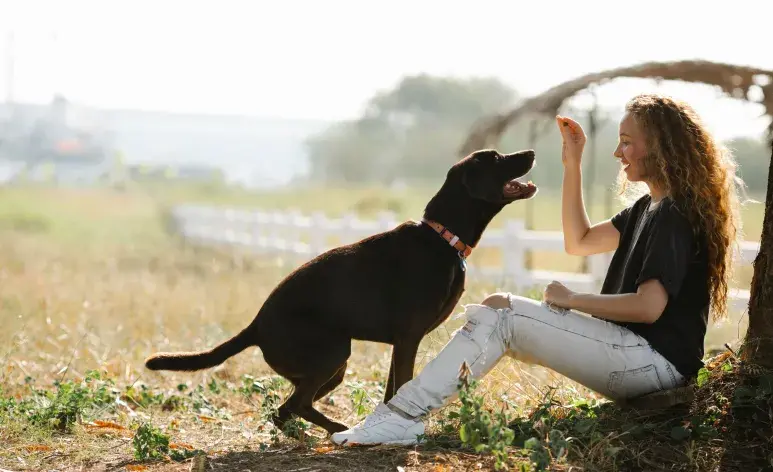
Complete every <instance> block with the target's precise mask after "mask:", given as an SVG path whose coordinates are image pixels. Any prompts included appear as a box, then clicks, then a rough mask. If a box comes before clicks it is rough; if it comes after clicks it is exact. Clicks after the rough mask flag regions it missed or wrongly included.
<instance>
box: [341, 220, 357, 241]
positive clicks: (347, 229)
mask: <svg viewBox="0 0 773 472" xmlns="http://www.w3.org/2000/svg"><path fill="white" fill-rule="evenodd" d="M356 223H357V215H355V214H354V213H346V214H345V215H344V216H343V217H342V218H341V231H340V233H339V234H338V239H339V241H340V243H341V244H349V243H353V242H354V241H356V240H357V233H356V232H355V225H356Z"/></svg>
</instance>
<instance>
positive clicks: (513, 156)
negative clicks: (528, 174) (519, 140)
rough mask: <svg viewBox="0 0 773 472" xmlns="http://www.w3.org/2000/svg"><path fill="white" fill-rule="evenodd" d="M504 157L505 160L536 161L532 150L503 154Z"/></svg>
mask: <svg viewBox="0 0 773 472" xmlns="http://www.w3.org/2000/svg"><path fill="white" fill-rule="evenodd" d="M505 157H506V158H507V159H519V158H520V159H523V158H526V159H531V160H532V161H533V160H534V159H536V157H537V156H536V154H535V153H534V150H533V149H526V150H523V151H518V152H514V153H512V154H505Z"/></svg>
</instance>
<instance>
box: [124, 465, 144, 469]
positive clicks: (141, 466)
mask: <svg viewBox="0 0 773 472" xmlns="http://www.w3.org/2000/svg"><path fill="white" fill-rule="evenodd" d="M126 470H148V467H147V466H144V465H142V464H129V465H127V466H126Z"/></svg>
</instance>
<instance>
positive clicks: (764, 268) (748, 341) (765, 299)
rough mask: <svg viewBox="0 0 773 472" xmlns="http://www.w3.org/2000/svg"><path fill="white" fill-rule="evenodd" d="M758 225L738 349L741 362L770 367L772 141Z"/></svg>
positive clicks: (772, 350)
mask: <svg viewBox="0 0 773 472" xmlns="http://www.w3.org/2000/svg"><path fill="white" fill-rule="evenodd" d="M770 146H771V157H770V168H769V170H768V191H767V195H766V197H765V218H764V220H763V223H762V235H761V237H760V252H759V254H757V257H756V258H755V259H754V276H753V277H752V286H751V297H750V299H749V329H748V330H747V331H746V338H745V339H744V343H743V346H742V348H741V351H742V358H743V360H745V361H747V362H750V363H753V364H758V365H761V366H763V367H768V368H773V139H772V140H771V142H770Z"/></svg>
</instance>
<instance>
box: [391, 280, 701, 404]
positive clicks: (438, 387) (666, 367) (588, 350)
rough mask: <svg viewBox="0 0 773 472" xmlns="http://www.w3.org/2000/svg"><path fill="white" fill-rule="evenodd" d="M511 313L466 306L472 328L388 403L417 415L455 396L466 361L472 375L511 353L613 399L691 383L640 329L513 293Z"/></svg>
mask: <svg viewBox="0 0 773 472" xmlns="http://www.w3.org/2000/svg"><path fill="white" fill-rule="evenodd" d="M509 299H510V308H504V309H499V310H496V309H494V308H491V307H488V306H486V305H476V304H473V305H467V306H466V310H467V312H466V315H467V323H466V324H465V325H464V326H462V327H461V328H460V329H459V330H457V331H456V332H455V333H454V335H453V337H452V338H451V340H450V341H449V342H448V344H446V346H445V347H444V348H443V349H442V350H441V351H440V353H438V355H437V357H435V358H434V359H433V360H432V361H431V362H430V363H429V364H427V365H426V366H425V367H424V369H423V370H422V371H421V373H420V374H419V375H418V376H416V377H415V378H414V379H413V380H411V381H410V382H408V383H406V384H404V385H403V386H402V387H401V388H400V389H399V390H398V391H397V393H396V394H395V396H394V397H393V398H392V399H391V400H390V401H389V406H390V407H392V408H397V409H398V410H401V411H402V412H404V413H405V414H406V415H408V416H412V417H419V416H422V415H426V414H427V413H430V412H431V411H433V410H436V409H439V408H441V407H443V406H445V405H446V404H447V403H449V402H451V401H453V400H454V399H456V398H457V386H458V375H459V368H460V367H461V365H462V362H463V361H466V362H467V365H468V366H469V368H470V371H471V377H472V378H474V379H479V378H481V377H483V376H484V375H486V374H487V373H488V372H489V371H490V370H491V369H492V368H493V367H494V366H495V365H496V364H497V363H498V362H499V360H500V359H501V358H502V357H503V356H505V355H508V356H511V357H514V358H515V359H517V360H520V361H523V362H526V363H529V364H537V365H541V366H543V367H547V368H549V369H551V370H553V371H555V372H557V373H559V374H561V375H563V376H565V377H567V378H569V379H572V380H574V381H576V382H578V383H580V384H582V385H584V386H586V387H588V388H589V389H591V390H594V391H596V392H598V393H600V394H602V395H604V396H606V397H608V398H610V399H613V400H624V399H630V398H635V397H638V396H641V395H646V394H648V393H653V392H656V391H659V390H664V389H672V388H676V387H680V386H682V385H684V384H685V382H686V380H685V378H684V377H683V376H682V375H681V374H679V372H678V371H677V370H676V368H675V367H674V366H673V365H672V364H671V363H670V362H669V361H667V360H666V359H665V358H664V357H663V356H661V355H660V354H659V353H658V352H656V351H655V350H654V349H653V348H652V347H651V346H650V344H649V343H648V342H647V341H646V340H645V339H644V338H642V337H641V336H639V335H637V334H635V333H634V332H632V331H630V330H628V329H627V328H624V327H622V326H619V325H617V324H614V323H610V322H608V321H604V320H600V319H597V318H592V317H590V316H585V315H582V314H578V313H575V312H572V311H569V310H563V309H556V308H551V307H548V306H547V305H546V304H545V303H541V302H538V301H535V300H531V299H528V298H523V297H518V296H514V295H509Z"/></svg>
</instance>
